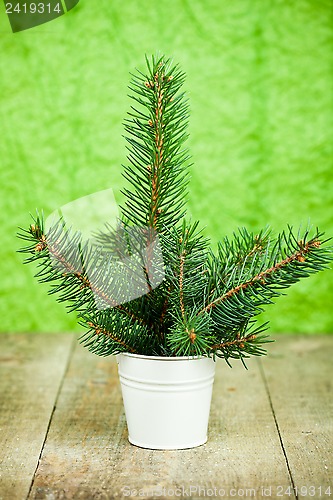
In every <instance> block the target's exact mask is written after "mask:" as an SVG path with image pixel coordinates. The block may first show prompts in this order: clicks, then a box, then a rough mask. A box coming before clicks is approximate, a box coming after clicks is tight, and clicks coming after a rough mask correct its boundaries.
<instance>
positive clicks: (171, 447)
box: [128, 436, 207, 450]
mask: <svg viewBox="0 0 333 500" xmlns="http://www.w3.org/2000/svg"><path fill="white" fill-rule="evenodd" d="M128 441H129V442H130V443H131V444H133V445H134V446H138V447H139V448H145V449H148V450H188V449H190V448H197V447H198V446H202V445H203V444H205V443H207V436H206V437H205V439H204V440H202V441H198V442H197V443H191V444H183V445H182V444H179V445H160V446H159V445H153V446H152V445H151V446H150V445H148V444H144V443H139V442H138V441H135V440H133V439H131V437H130V436H128Z"/></svg>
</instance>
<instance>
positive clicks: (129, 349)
mask: <svg viewBox="0 0 333 500" xmlns="http://www.w3.org/2000/svg"><path fill="white" fill-rule="evenodd" d="M87 325H88V326H90V328H93V329H94V330H95V333H96V335H101V334H102V335H105V336H107V337H109V338H110V339H112V340H114V341H115V342H118V344H120V345H122V346H123V347H125V349H126V352H131V353H134V354H135V353H137V351H136V350H135V349H133V347H131V346H129V345H127V344H126V343H125V342H124V341H123V340H121V339H119V338H118V337H116V335H114V334H113V333H111V332H109V331H108V330H106V328H101V327H100V326H99V325H97V324H95V323H93V322H92V321H88V323H87Z"/></svg>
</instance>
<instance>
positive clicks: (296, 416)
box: [0, 334, 333, 500]
mask: <svg viewBox="0 0 333 500" xmlns="http://www.w3.org/2000/svg"><path fill="white" fill-rule="evenodd" d="M268 350H269V356H267V357H265V358H260V359H256V358H252V359H251V360H249V362H248V368H249V370H248V371H246V370H245V369H244V368H243V366H242V365H241V363H239V362H237V361H235V362H234V363H233V364H234V368H233V369H230V368H228V366H227V365H226V364H225V362H224V361H222V360H219V361H218V364H217V367H216V369H217V373H216V380H215V384H214V392H213V400H212V407H211V417H210V427H209V440H208V443H207V444H205V445H204V446H200V447H198V448H194V449H192V450H181V451H151V450H145V449H141V448H137V447H135V446H132V445H130V444H129V443H128V441H127V428H126V421H125V416H124V410H123V405H122V399H121V392H120V386H119V382H118V378H117V366H116V362H115V359H114V358H113V357H109V358H99V357H97V356H95V355H93V354H91V353H89V352H88V351H87V350H86V349H84V348H83V347H82V346H81V345H80V344H78V343H77V340H76V338H74V336H73V335H72V334H67V335H66V334H51V335H47V334H35V335H32V334H26V335H23V334H22V335H21V334H19V335H18V334H11V335H0V405H1V407H0V498H1V499H2V500H15V499H26V498H29V499H48V500H53V499H88V500H91V499H111V498H118V497H119V498H123V497H127V496H128V497H130V498H179V497H184V498H188V497H192V498H195V499H196V498H205V497H211V498H257V499H258V498H259V499H264V498H272V499H275V498H284V499H290V498H325V499H329V498H330V496H329V494H328V493H331V496H332V497H333V457H332V449H333V432H332V431H333V425H332V423H333V389H332V381H333V374H332V361H333V336H330V335H327V336H307V337H305V336H288V335H279V336H277V342H276V343H274V344H269V345H268ZM329 488H330V490H329Z"/></svg>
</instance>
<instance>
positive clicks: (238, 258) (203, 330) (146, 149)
mask: <svg viewBox="0 0 333 500" xmlns="http://www.w3.org/2000/svg"><path fill="white" fill-rule="evenodd" d="M146 62H147V72H146V74H144V73H141V72H140V71H137V73H136V74H135V75H134V76H133V79H132V82H131V85H130V90H131V93H132V95H131V96H130V97H131V98H132V99H133V101H134V103H135V106H133V107H132V108H131V112H130V113H129V117H128V119H127V120H126V122H125V129H126V133H127V137H126V139H127V141H128V145H129V155H128V164H127V166H126V167H125V171H124V177H125V178H126V179H127V181H128V182H129V188H128V189H125V190H124V194H125V196H126V203H125V206H124V207H122V215H121V218H120V221H119V224H118V226H117V227H116V228H114V227H111V226H108V225H106V226H105V229H104V230H103V231H101V232H99V234H97V235H96V239H97V241H98V244H96V242H95V243H94V244H91V243H90V242H89V241H83V239H82V235H80V234H79V233H77V232H75V233H73V232H71V230H70V229H69V228H65V225H64V223H63V222H62V221H59V222H58V223H57V224H55V225H54V227H52V228H51V229H50V230H48V231H45V229H44V220H43V217H41V216H39V215H38V214H37V216H36V217H35V218H34V221H33V224H32V225H31V226H30V227H29V229H28V230H22V232H21V233H20V235H19V236H20V237H21V238H23V239H25V240H26V241H27V242H28V244H27V246H26V247H25V248H24V249H22V250H21V251H22V252H25V253H28V254H29V257H28V258H27V259H26V261H27V262H37V263H38V266H39V268H40V269H39V272H38V274H37V277H38V278H39V280H40V281H43V282H52V288H51V290H50V293H57V294H58V300H59V301H61V302H63V301H66V302H68V308H69V310H70V311H76V312H77V314H78V321H79V323H80V324H81V325H82V326H83V327H84V328H85V333H84V334H83V335H82V337H81V341H82V342H83V344H84V345H85V346H86V347H87V348H88V349H89V350H91V351H92V352H94V353H96V354H98V355H103V356H107V355H110V354H116V353H120V352H130V353H138V354H146V355H153V356H194V355H195V356H197V355H198V356H199V355H203V356H213V357H215V356H218V357H221V358H224V359H225V360H226V361H227V362H228V363H229V359H231V358H236V359H241V360H242V361H243V362H244V358H247V357H249V356H250V355H262V354H265V353H266V351H265V350H264V349H263V347H262V345H263V344H264V343H266V342H269V337H268V336H267V335H265V334H264V332H265V331H266V329H267V324H265V325H261V326H256V319H255V318H256V316H257V315H258V314H259V313H260V312H261V311H262V310H263V307H264V306H265V305H266V304H270V303H271V302H272V300H273V299H274V298H276V297H278V296H279V295H281V293H282V290H283V289H285V288H287V287H289V286H290V285H292V284H293V283H296V282H297V281H298V280H299V279H300V278H305V277H307V276H309V275H310V274H313V273H316V272H317V271H320V270H322V269H324V268H327V267H328V266H327V264H328V263H329V261H330V260H331V259H332V256H331V253H332V249H331V247H330V246H328V245H325V243H327V241H328V240H323V239H322V237H323V234H322V233H319V232H318V230H317V231H316V232H315V233H314V234H313V235H312V236H310V233H309V230H305V231H304V232H303V233H302V234H300V231H299V232H298V233H296V234H295V233H294V231H293V230H292V228H291V227H288V229H287V230H286V231H284V232H282V233H281V234H279V235H277V237H275V238H274V237H272V235H271V233H270V231H269V230H263V231H262V232H260V233H258V234H256V235H254V234H252V233H250V232H248V231H247V230H246V229H240V230H238V232H236V233H235V234H234V236H233V239H232V240H230V239H228V238H224V240H222V242H220V243H219V245H218V250H217V252H216V253H213V252H212V250H211V249H210V248H209V242H208V240H207V239H206V238H204V237H203V236H202V234H201V232H200V230H198V223H197V222H195V223H190V222H188V221H187V220H186V219H185V209H184V204H185V196H186V185H187V176H188V169H189V154H188V151H187V150H186V149H185V148H184V142H185V140H186V138H187V132H186V130H187V120H188V105H187V100H186V99H185V96H184V93H182V92H181V91H180V90H181V87H182V85H183V82H184V78H185V76H184V73H183V72H182V71H180V69H179V67H178V66H174V65H173V64H172V62H171V61H170V60H169V59H166V58H165V57H153V58H152V59H151V61H149V60H147V59H146ZM159 257H161V258H159ZM78 262H79V264H80V265H78ZM115 268H117V269H118V272H116V273H115V271H114V270H115ZM111 270H112V271H111ZM140 272H141V273H142V272H143V273H144V277H145V280H144V283H142V279H141V281H140V278H139V275H140ZM133 277H134V278H135V277H137V279H136V280H135V279H134V280H133ZM130 278H131V279H130ZM133 283H135V284H133ZM111 285H112V286H111ZM126 287H127V288H126ZM131 287H132V288H133V287H134V288H135V287H136V288H137V290H136V292H135V293H134V294H132V296H131V295H130V294H128V292H129V291H130V290H129V289H130V288H131ZM133 296H134V298H133ZM126 297H127V299H128V298H132V300H126Z"/></svg>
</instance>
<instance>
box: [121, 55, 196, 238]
mask: <svg viewBox="0 0 333 500" xmlns="http://www.w3.org/2000/svg"><path fill="white" fill-rule="evenodd" d="M147 66H148V73H147V74H143V73H141V72H139V71H138V72H137V74H136V75H133V78H132V82H131V85H130V90H131V91H132V94H131V95H130V97H131V98H132V99H134V100H135V101H136V102H137V103H139V105H140V107H139V108H138V107H132V111H131V113H130V114H129V116H130V118H129V119H127V120H126V121H125V130H126V132H127V133H128V134H129V135H128V136H127V137H126V139H127V141H128V143H129V156H128V160H129V163H130V164H131V166H130V165H128V166H126V167H125V171H124V177H125V178H126V179H127V180H128V182H129V183H130V184H131V186H132V188H133V190H132V191H131V190H129V189H125V190H124V191H123V192H124V194H125V195H126V198H127V200H126V204H125V207H123V208H122V213H123V216H125V217H126V218H127V219H128V220H129V221H130V222H131V223H133V224H135V225H138V226H140V225H141V226H146V225H147V226H149V227H152V228H153V229H154V230H156V231H158V232H159V233H161V232H163V231H165V228H167V227H169V228H170V227H172V226H174V225H175V224H176V223H177V222H178V221H179V220H180V219H181V217H182V216H183V215H184V212H183V211H182V208H183V206H184V203H185V201H184V195H185V189H186V184H187V161H188V153H187V151H186V150H182V145H183V143H184V141H185V140H186V138H187V135H186V133H185V130H186V127H187V117H188V110H187V103H186V101H185V100H184V94H178V92H179V89H180V88H181V86H182V84H183V81H184V74H183V73H182V72H181V71H179V69H178V66H172V63H171V61H170V60H169V59H164V58H163V57H162V58H154V57H153V59H152V62H151V63H150V62H149V61H148V60H147Z"/></svg>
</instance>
